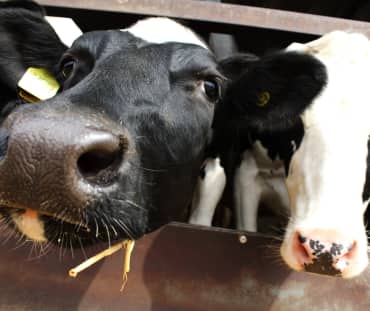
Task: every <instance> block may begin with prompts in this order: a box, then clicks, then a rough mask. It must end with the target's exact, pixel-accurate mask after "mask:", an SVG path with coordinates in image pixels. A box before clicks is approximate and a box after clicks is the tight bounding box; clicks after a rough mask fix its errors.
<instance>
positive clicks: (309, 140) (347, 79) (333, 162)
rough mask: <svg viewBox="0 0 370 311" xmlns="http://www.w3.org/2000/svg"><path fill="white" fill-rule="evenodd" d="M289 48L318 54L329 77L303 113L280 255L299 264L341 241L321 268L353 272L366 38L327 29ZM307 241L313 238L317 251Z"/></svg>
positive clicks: (360, 254) (361, 232)
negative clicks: (314, 38) (302, 131)
mask: <svg viewBox="0 0 370 311" xmlns="http://www.w3.org/2000/svg"><path fill="white" fill-rule="evenodd" d="M290 49H298V50H301V51H303V52H306V53H310V54H314V55H315V56H317V57H318V58H319V59H320V60H321V61H322V62H323V63H324V64H325V65H326V68H327V71H328V84H327V87H326V88H325V89H324V91H323V92H322V94H321V95H320V96H319V97H317V98H316V99H315V101H314V102H313V104H312V105H311V107H310V108H309V109H307V111H306V112H305V113H304V114H303V116H302V120H303V123H304V127H305V134H304V138H303V140H302V143H301V145H300V147H299V149H298V150H297V152H296V153H295V154H294V155H293V157H292V160H291V164H290V170H289V175H288V178H287V187H288V192H289V196H290V200H291V212H292V215H291V220H290V222H289V224H288V227H287V231H286V235H285V238H284V242H283V244H282V247H281V254H282V257H283V259H284V261H285V262H286V263H287V264H288V265H289V266H290V267H291V268H293V269H294V270H302V269H304V268H305V267H306V268H307V267H309V265H310V264H311V263H312V262H313V261H315V260H316V259H317V260H320V256H321V253H325V252H326V253H327V254H329V253H330V249H331V248H332V247H333V246H334V248H335V247H336V246H337V245H341V246H340V247H341V248H342V250H341V252H339V253H338V254H336V253H335V252H333V256H332V257H331V260H332V268H333V270H334V272H333V271H332V272H330V273H328V274H334V273H335V274H339V275H341V276H342V277H344V278H350V277H354V276H356V275H358V274H360V273H361V272H362V271H363V270H364V269H365V268H366V266H367V264H368V255H367V236H366V231H365V226H364V223H363V214H364V211H365V209H364V204H363V202H362V191H363V188H364V184H365V175H366V159H367V141H368V134H369V132H370V128H369V125H370V122H369V120H368V117H369V116H370V103H367V102H366V99H367V95H366V94H367V88H368V86H367V85H366V81H367V78H366V77H367V75H368V72H369V69H370V53H369V51H370V44H369V41H368V40H367V39H366V38H365V37H362V36H359V35H350V34H345V33H333V34H329V35H327V36H324V37H323V38H321V39H319V40H317V41H314V42H312V43H309V44H307V45H294V46H291V47H290ZM351 79H353V80H354V81H352V80H351ZM309 243H311V246H314V245H315V243H316V245H319V254H318V253H317V252H315V247H316V246H314V247H311V246H309ZM326 268H327V269H328V268H329V267H326ZM330 268H331V267H330ZM308 270H309V269H308ZM335 271H336V272H335ZM324 273H325V272H324Z"/></svg>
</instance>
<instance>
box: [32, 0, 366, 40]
mask: <svg viewBox="0 0 370 311" xmlns="http://www.w3.org/2000/svg"><path fill="white" fill-rule="evenodd" d="M38 2H39V3H40V4H42V5H45V6H50V7H65V8H74V9H89V10H99V11H107V12H116V13H133V14H141V15H157V16H168V17H172V18H183V19H191V20H200V21H208V22H216V23H225V24H232V25H242V26H252V27H259V28H266V29H276V30H283V31H289V32H297V33H307V34H314V35H322V34H324V33H327V32H330V31H332V30H347V31H353V32H361V33H363V34H365V35H366V36H368V37H369V38H370V23H367V22H360V21H353V20H347V19H341V18H334V17H326V16H319V15H312V14H305V13H296V12H289V11H282V10H275V9H266V8H258V7H251V6H244V5H233V4H220V3H215V2H207V1H194V0H156V1H153V0H105V1H101V0H39V1H38Z"/></svg>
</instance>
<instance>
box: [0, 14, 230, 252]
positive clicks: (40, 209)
mask: <svg viewBox="0 0 370 311" xmlns="http://www.w3.org/2000/svg"><path fill="white" fill-rule="evenodd" d="M4 38H5V39H4ZM0 40H2V42H3V43H4V42H5V43H4V44H0V72H1V73H2V74H1V76H0V90H1V91H0V94H1V92H3V93H6V94H7V98H5V99H3V100H2V103H1V105H2V106H4V105H5V104H6V105H7V108H6V109H5V110H4V112H3V113H4V115H3V117H4V121H3V122H2V124H1V129H0V139H1V141H0V146H1V148H0V149H1V154H0V158H1V159H0V213H1V215H2V217H3V218H4V219H5V221H6V222H7V223H9V224H10V225H11V226H13V227H15V228H16V229H17V230H18V231H19V232H20V233H22V234H23V235H25V236H26V237H27V238H30V239H33V240H37V241H45V240H50V241H55V242H59V243H63V241H64V243H68V244H71V245H75V244H76V245H79V244H80V243H88V242H94V241H96V240H109V239H116V238H134V239H136V238H138V237H140V236H142V235H143V234H144V233H146V232H149V231H151V230H154V229H155V228H157V227H158V226H160V225H162V224H164V223H167V222H168V221H170V220H173V219H178V218H179V217H180V216H181V213H182V212H183V210H184V209H185V208H186V207H187V206H188V204H189V203H190V200H191V193H192V191H193V188H194V185H195V181H196V177H197V174H198V169H199V167H200V164H201V161H202V156H203V150H204V148H205V146H206V143H207V140H208V137H209V135H210V131H211V121H212V117H213V110H214V105H215V103H216V102H217V101H218V99H219V96H220V88H221V84H222V81H223V77H222V75H221V74H220V73H219V72H218V70H217V64H216V62H215V60H214V58H213V55H212V54H211V53H210V51H209V50H208V49H207V48H206V46H205V45H204V43H203V42H202V41H201V40H200V39H199V38H198V37H197V36H196V35H195V34H194V33H192V32H191V31H189V30H188V29H185V28H184V27H183V26H180V25H179V24H177V23H175V22H173V21H170V20H168V19H163V18H158V19H156V18H154V19H148V20H145V21H142V22H139V23H138V24H136V25H134V26H133V27H131V28H129V29H126V30H124V31H119V30H112V31H96V32H91V33H86V34H84V35H82V36H81V37H80V38H78V39H77V40H76V41H75V42H74V43H73V45H72V47H71V48H68V49H67V48H66V47H64V46H63V45H62V44H61V43H60V41H59V39H58V38H57V36H56V35H55V33H54V32H53V30H52V29H51V27H50V26H49V25H48V24H47V23H46V21H45V20H44V18H43V16H42V14H41V13H40V12H39V11H37V10H29V9H19V8H18V9H16V10H15V9H14V8H12V7H8V8H0ZM45 63H46V64H45ZM29 66H33V67H46V68H48V69H49V70H50V71H52V72H53V73H54V75H55V76H57V77H58V80H59V82H60V84H61V92H60V93H59V94H58V95H57V96H55V97H53V98H51V99H49V100H46V101H43V102H39V103H37V104H24V103H22V102H21V101H19V100H18V99H17V91H16V83H17V81H18V80H19V79H20V77H21V76H22V75H23V74H24V72H25V70H26V69H27V68H28V67H29ZM3 72H6V75H4V74H3ZM9 105H10V106H9Z"/></svg>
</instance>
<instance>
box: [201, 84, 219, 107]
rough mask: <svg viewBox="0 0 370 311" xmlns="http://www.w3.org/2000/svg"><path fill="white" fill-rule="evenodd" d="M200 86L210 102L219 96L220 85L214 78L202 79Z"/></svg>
mask: <svg viewBox="0 0 370 311" xmlns="http://www.w3.org/2000/svg"><path fill="white" fill-rule="evenodd" d="M202 88H203V91H204V93H205V94H206V95H207V97H208V99H209V100H210V101H212V102H216V101H217V100H218V99H219V98H220V96H221V91H220V86H219V84H218V82H217V81H216V80H215V79H206V80H204V81H203V83H202Z"/></svg>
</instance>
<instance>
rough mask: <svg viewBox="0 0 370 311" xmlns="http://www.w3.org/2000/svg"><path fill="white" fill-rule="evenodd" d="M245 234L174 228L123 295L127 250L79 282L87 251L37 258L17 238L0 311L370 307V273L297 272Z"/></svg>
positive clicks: (153, 247)
mask: <svg viewBox="0 0 370 311" xmlns="http://www.w3.org/2000/svg"><path fill="white" fill-rule="evenodd" d="M243 234H245V233H242V232H236V231H228V230H216V229H206V228H202V227H194V226H189V225H181V224H174V225H170V226H167V227H164V228H163V229H161V230H160V231H157V232H155V233H152V234H150V235H148V236H145V237H144V238H142V239H141V240H139V241H138V242H137V245H136V247H135V249H134V253H133V257H132V259H131V272H130V273H129V276H128V283H127V284H126V287H125V290H124V292H123V293H121V292H120V287H121V278H122V265H123V262H122V261H123V254H122V253H121V254H120V253H118V254H115V255H113V256H112V257H109V258H107V259H106V260H105V261H104V262H102V263H99V264H97V265H95V266H93V267H91V268H90V269H89V270H86V271H84V272H82V273H81V274H80V275H79V276H78V278H77V279H72V278H69V277H68V273H67V272H68V269H69V268H70V267H72V266H74V265H75V264H77V263H79V262H80V261H82V260H83V258H84V257H83V255H82V253H81V252H80V251H77V252H76V251H75V252H74V259H72V258H71V253H70V251H66V253H65V254H64V255H63V253H64V252H60V251H59V250H58V249H52V250H50V252H49V254H48V255H46V256H43V257H41V258H39V259H37V258H33V259H30V258H29V257H30V249H31V246H27V245H26V246H23V247H21V248H19V249H14V245H15V243H14V241H9V242H8V243H6V244H5V245H1V244H0V253H1V259H0V310H27V311H33V310H37V311H39V310H47V311H61V310H63V311H64V310H80V311H83V310H89V311H91V310H110V311H115V310H129V311H174V310H176V311H185V310H192V311H208V310H213V311H217V310H223V311H225V310H227V311H228V310H232V311H245V310H253V311H259V310H261V311H266V310H274V311H279V310H281V311H296V310H302V311H314V310H338V311H342V310H356V311H365V310H366V311H367V310H370V296H369V284H370V268H369V269H368V270H367V271H366V272H365V273H364V274H363V276H361V277H359V278H358V279H354V280H343V279H336V278H333V277H323V276H316V275H312V274H308V273H303V272H302V273H296V272H292V271H290V270H288V269H287V268H286V267H285V266H284V265H283V263H282V262H281V260H279V257H278V246H279V245H278V241H276V240H273V239H271V238H268V237H265V236H261V235H252V234H247V235H245V237H246V242H245V239H240V236H241V235H243ZM0 239H1V240H3V236H0ZM241 242H245V243H241ZM96 251H97V249H95V252H96ZM87 252H88V253H90V254H93V253H94V250H87ZM31 257H35V253H33V254H31ZM60 257H63V259H62V260H61V259H60Z"/></svg>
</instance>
